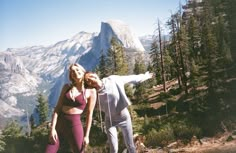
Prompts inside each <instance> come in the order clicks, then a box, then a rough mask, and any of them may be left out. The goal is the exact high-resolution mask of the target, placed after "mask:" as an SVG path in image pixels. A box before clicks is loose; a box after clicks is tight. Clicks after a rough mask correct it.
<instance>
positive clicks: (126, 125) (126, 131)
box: [119, 114, 136, 153]
mask: <svg viewBox="0 0 236 153" xmlns="http://www.w3.org/2000/svg"><path fill="white" fill-rule="evenodd" d="M119 127H120V128H121V130H122V134H123V138H124V141H125V145H126V147H127V149H128V152H129V153H136V149H135V145H134V140H133V127H132V122H131V118H130V115H129V114H128V116H127V120H125V121H123V122H121V123H119Z"/></svg>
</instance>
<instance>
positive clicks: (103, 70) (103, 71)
mask: <svg viewBox="0 0 236 153" xmlns="http://www.w3.org/2000/svg"><path fill="white" fill-rule="evenodd" d="M98 72H99V76H100V78H104V77H106V76H107V74H108V70H107V64H106V55H105V53H104V51H103V50H102V51H101V56H100V61H99V65H98Z"/></svg>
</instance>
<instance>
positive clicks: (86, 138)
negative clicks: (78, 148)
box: [84, 137, 89, 148]
mask: <svg viewBox="0 0 236 153" xmlns="http://www.w3.org/2000/svg"><path fill="white" fill-rule="evenodd" d="M88 144H89V138H88V137H84V148H86V146H87V145H88Z"/></svg>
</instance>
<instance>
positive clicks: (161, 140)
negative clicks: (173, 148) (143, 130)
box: [145, 125, 175, 147]
mask: <svg viewBox="0 0 236 153" xmlns="http://www.w3.org/2000/svg"><path fill="white" fill-rule="evenodd" d="M174 140H175V136H174V132H173V129H172V128H171V127H170V126H169V125H167V126H165V127H164V128H162V129H160V130H159V131H157V130H156V129H154V128H153V129H152V130H151V131H149V132H148V134H147V135H146V141H145V145H146V146H148V147H150V146H152V147H154V146H155V147H157V146H161V147H163V146H166V145H167V144H168V143H170V142H172V141H174Z"/></svg>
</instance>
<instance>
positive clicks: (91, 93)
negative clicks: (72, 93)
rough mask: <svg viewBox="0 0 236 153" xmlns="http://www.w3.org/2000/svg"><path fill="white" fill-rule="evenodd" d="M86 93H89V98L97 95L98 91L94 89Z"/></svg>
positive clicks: (87, 90)
mask: <svg viewBox="0 0 236 153" xmlns="http://www.w3.org/2000/svg"><path fill="white" fill-rule="evenodd" d="M86 93H87V96H88V97H91V96H96V95H97V91H96V90H95V89H94V88H93V89H86Z"/></svg>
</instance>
